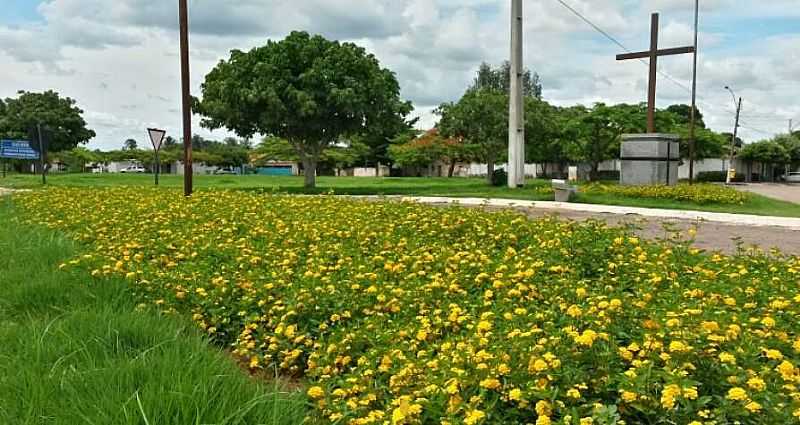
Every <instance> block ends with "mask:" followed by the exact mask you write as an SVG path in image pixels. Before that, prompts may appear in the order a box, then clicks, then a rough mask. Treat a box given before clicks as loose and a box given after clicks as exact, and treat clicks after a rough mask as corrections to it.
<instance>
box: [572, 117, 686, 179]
mask: <svg viewBox="0 0 800 425" xmlns="http://www.w3.org/2000/svg"><path fill="white" fill-rule="evenodd" d="M665 118H666V117H665ZM662 120H663V118H662ZM645 122H646V110H645V108H644V106H643V105H628V104H619V105H611V106H610V105H606V104H604V103H596V104H595V105H594V106H593V107H592V108H591V109H586V110H585V112H584V113H581V114H578V115H577V116H575V117H574V118H573V119H572V120H571V122H570V123H569V124H567V125H569V126H570V127H571V128H570V129H569V131H570V132H571V133H572V134H573V135H574V136H575V140H574V142H573V143H572V144H571V145H570V148H571V154H570V156H571V158H572V159H573V160H577V161H584V162H587V163H589V165H590V167H591V170H590V172H589V179H590V180H597V178H598V177H599V172H598V170H599V166H600V163H601V162H603V161H606V160H609V159H614V158H619V154H620V142H621V137H622V135H623V134H625V133H641V132H643V131H644V125H645ZM658 124H659V128H667V127H670V128H671V127H672V126H673V125H674V124H673V123H672V122H669V123H663V122H659V123H658Z"/></svg>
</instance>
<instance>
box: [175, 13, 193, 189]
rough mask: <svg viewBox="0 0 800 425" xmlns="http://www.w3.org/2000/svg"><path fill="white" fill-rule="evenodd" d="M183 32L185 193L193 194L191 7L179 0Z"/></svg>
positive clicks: (182, 79) (182, 86)
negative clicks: (190, 63) (190, 58)
mask: <svg viewBox="0 0 800 425" xmlns="http://www.w3.org/2000/svg"><path fill="white" fill-rule="evenodd" d="M178 15H179V17H178V19H179V20H180V33H181V93H182V95H183V96H182V97H183V194H184V195H185V196H191V195H192V191H193V187H192V173H193V171H192V170H193V167H192V97H191V94H190V89H191V86H190V84H191V80H190V79H189V8H188V7H187V5H186V0H178Z"/></svg>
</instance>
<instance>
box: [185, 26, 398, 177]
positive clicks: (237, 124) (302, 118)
mask: <svg viewBox="0 0 800 425" xmlns="http://www.w3.org/2000/svg"><path fill="white" fill-rule="evenodd" d="M398 102H400V85H399V83H398V82H397V78H396V77H395V75H394V73H392V72H391V71H389V70H388V69H385V68H381V66H380V63H379V62H378V60H377V59H376V58H375V56H373V55H371V54H368V53H367V52H366V51H365V50H364V49H363V48H361V47H359V46H356V45H355V44H352V43H340V42H337V41H330V40H327V39H325V38H323V37H321V36H311V35H309V34H308V33H306V32H292V33H291V34H290V35H289V36H288V37H286V38H285V39H284V40H282V41H269V42H267V45H266V46H263V47H257V48H254V49H252V50H250V51H249V52H242V51H238V50H234V51H233V52H232V53H231V56H230V58H229V59H228V60H226V61H222V62H220V63H219V64H218V65H217V66H216V68H214V69H213V70H212V71H211V72H210V73H209V74H208V75H207V76H206V78H205V82H204V83H203V85H202V100H200V101H196V102H195V110H196V111H197V112H198V113H200V114H202V115H203V116H204V117H205V119H204V120H203V122H202V124H203V125H204V126H205V127H207V128H210V129H216V128H222V127H224V128H227V129H229V130H231V131H233V132H235V133H236V134H238V135H239V136H240V137H252V136H253V135H255V134H264V135H274V136H278V137H280V138H283V139H285V140H287V141H288V142H289V144H290V145H291V146H292V148H293V149H294V150H295V152H296V153H297V155H298V157H299V158H300V160H301V161H302V163H303V168H304V172H305V185H306V187H314V186H315V184H316V178H315V177H316V169H317V163H318V162H319V159H320V156H321V155H322V153H323V152H324V151H325V150H326V149H327V148H329V147H330V146H332V145H333V144H335V143H337V142H338V141H339V140H340V139H342V138H343V137H347V136H353V135H357V134H360V133H362V132H364V131H365V129H366V126H367V123H370V122H373V121H374V120H376V119H379V117H380V116H381V115H382V114H384V113H385V111H386V110H387V108H392V107H393V106H396V105H397V103H398Z"/></svg>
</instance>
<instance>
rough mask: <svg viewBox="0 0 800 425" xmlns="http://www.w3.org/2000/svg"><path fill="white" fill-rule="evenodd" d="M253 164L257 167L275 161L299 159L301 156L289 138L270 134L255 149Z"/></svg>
mask: <svg viewBox="0 0 800 425" xmlns="http://www.w3.org/2000/svg"><path fill="white" fill-rule="evenodd" d="M252 157H253V165H254V166H256V167H259V166H263V165H266V164H267V163H269V162H274V161H278V162H280V161H297V160H299V159H300V158H299V157H298V155H297V151H296V150H295V149H294V148H293V147H292V145H291V144H290V143H289V141H288V140H286V139H282V138H280V137H275V136H269V137H265V138H264V140H263V141H262V142H261V144H259V145H258V146H256V148H255V149H253V153H252Z"/></svg>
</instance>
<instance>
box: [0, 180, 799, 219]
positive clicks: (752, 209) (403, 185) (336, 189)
mask: <svg viewBox="0 0 800 425" xmlns="http://www.w3.org/2000/svg"><path fill="white" fill-rule="evenodd" d="M48 182H49V184H50V185H53V186H74V187H108V186H151V185H153V176H152V175H150V174H144V175H141V174H140V175H132V174H54V175H50V176H49V177H48ZM194 184H195V187H196V188H197V189H198V190H202V189H210V188H217V189H241V190H265V191H271V192H278V193H290V194H326V193H334V194H337V195H387V196H390V195H407V196H412V195H416V196H451V197H461V198H464V197H478V198H505V199H520V200H528V201H552V200H553V194H552V193H551V192H550V191H549V190H548V189H549V187H550V181H549V180H545V179H535V180H529V181H528V182H527V186H526V187H525V188H521V189H509V188H507V187H492V186H489V185H487V184H486V181H485V179H482V178H411V177H402V178H401V177H384V178H379V177H325V176H323V177H319V178H318V179H317V188H316V189H313V190H308V189H305V188H304V187H303V178H302V177H283V176H257V175H248V176H214V175H200V176H194ZM182 185H183V177H182V176H176V175H163V176H161V186H162V187H167V188H168V187H173V188H174V187H181V186H182ZM0 187H9V188H20V189H35V188H39V187H41V177H39V176H33V175H10V176H8V177H6V178H5V179H3V178H0ZM575 202H583V203H590V204H603V205H621V206H632V207H643V208H664V209H677V210H697V211H710V212H725V213H735V214H754V215H765V216H783V217H800V205H798V204H795V203H791V202H785V201H779V200H775V199H771V198H767V197H764V196H760V195H756V194H753V195H751V196H750V199H749V200H748V202H746V203H744V204H742V205H730V204H700V203H695V202H688V201H675V200H668V199H652V198H637V197H631V196H620V195H614V194H607V193H579V194H578V196H577V197H576V198H575Z"/></svg>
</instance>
